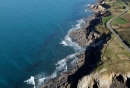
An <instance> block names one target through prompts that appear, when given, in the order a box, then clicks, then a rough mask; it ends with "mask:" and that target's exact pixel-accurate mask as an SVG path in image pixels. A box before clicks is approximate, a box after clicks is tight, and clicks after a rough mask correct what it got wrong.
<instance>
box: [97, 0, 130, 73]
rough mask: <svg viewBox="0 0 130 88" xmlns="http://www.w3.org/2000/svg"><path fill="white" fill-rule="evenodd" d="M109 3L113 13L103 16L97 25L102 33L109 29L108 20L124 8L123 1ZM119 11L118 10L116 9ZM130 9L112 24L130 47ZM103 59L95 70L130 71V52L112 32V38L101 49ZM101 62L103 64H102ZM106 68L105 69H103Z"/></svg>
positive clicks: (100, 71) (108, 71)
mask: <svg viewBox="0 0 130 88" xmlns="http://www.w3.org/2000/svg"><path fill="white" fill-rule="evenodd" d="M107 4H108V5H110V6H111V8H110V9H109V11H110V12H111V13H112V15H111V16H108V17H103V18H102V25H98V26H96V30H97V31H99V32H100V33H106V31H107V30H104V28H105V26H106V22H107V21H108V20H109V19H111V18H112V17H113V16H114V15H117V14H119V13H120V12H121V11H123V10H122V9H120V8H119V7H120V6H124V5H123V3H122V2H119V1H118V2H108V3H107ZM115 8H118V11H117V12H116V9H115ZM128 15H129V16H130V11H128V12H127V13H126V14H124V15H123V16H121V17H120V18H117V19H116V20H114V21H113V22H112V24H111V25H112V26H113V27H115V26H116V27H115V28H114V29H115V31H116V32H117V33H118V34H119V36H121V38H122V39H123V40H124V42H126V43H127V44H128V46H129V47H130V18H129V16H128ZM107 33H109V31H108V32H107ZM101 53H102V54H101V61H100V62H99V65H100V66H98V67H97V68H96V69H95V71H96V72H99V73H101V74H104V73H113V72H115V73H127V72H130V53H129V52H128V51H127V50H125V49H124V47H123V46H122V45H121V43H120V42H119V41H118V40H117V39H116V37H114V35H113V34H111V39H110V40H109V41H108V42H107V44H104V47H103V49H102V50H101ZM100 63H101V64H100ZM102 69H104V71H102Z"/></svg>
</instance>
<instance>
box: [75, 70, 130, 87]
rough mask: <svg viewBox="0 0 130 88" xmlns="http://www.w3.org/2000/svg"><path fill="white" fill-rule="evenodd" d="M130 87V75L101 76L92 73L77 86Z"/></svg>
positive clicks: (105, 74) (106, 74)
mask: <svg viewBox="0 0 130 88" xmlns="http://www.w3.org/2000/svg"><path fill="white" fill-rule="evenodd" d="M103 70H104V69H103ZM103 70H102V71H103ZM105 70H106V69H105ZM129 87H130V73H126V74H123V73H122V74H121V73H111V74H108V73H104V74H100V72H99V73H92V74H90V75H87V76H85V77H83V78H82V79H81V80H79V82H78V86H77V88H129Z"/></svg>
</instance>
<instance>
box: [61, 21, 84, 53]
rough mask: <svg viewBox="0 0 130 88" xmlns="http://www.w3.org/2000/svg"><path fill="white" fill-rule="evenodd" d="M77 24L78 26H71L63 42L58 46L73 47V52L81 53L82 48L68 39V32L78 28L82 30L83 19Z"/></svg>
mask: <svg viewBox="0 0 130 88" xmlns="http://www.w3.org/2000/svg"><path fill="white" fill-rule="evenodd" d="M77 22H78V24H76V25H75V26H73V25H72V28H71V29H70V30H69V31H68V33H67V35H66V36H65V38H64V40H62V42H61V43H60V44H63V45H64V46H70V47H73V48H74V50H75V51H82V50H83V49H84V48H83V47H81V46H79V45H78V44H77V43H76V42H73V41H72V39H71V38H70V37H69V34H70V32H72V31H73V30H76V29H79V28H83V27H84V25H85V23H86V21H85V19H80V20H77Z"/></svg>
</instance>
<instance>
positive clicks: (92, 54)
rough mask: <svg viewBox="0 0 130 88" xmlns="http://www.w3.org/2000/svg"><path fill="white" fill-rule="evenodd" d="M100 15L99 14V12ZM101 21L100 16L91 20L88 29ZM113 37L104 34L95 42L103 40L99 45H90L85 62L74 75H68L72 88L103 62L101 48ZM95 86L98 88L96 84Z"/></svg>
mask: <svg viewBox="0 0 130 88" xmlns="http://www.w3.org/2000/svg"><path fill="white" fill-rule="evenodd" d="M98 15H99V14H98ZM99 23H100V18H96V19H94V20H92V21H91V23H90V24H91V25H90V26H89V27H88V28H87V29H86V30H89V31H92V30H93V29H94V26H95V25H97V24H99ZM110 38H111V35H110V34H107V35H106V34H102V35H101V36H100V38H98V39H96V40H95V42H98V41H101V40H102V43H101V44H100V45H99V46H96V47H93V46H89V47H88V48H87V49H86V52H85V62H84V64H83V65H82V66H81V67H80V68H79V69H78V70H77V71H76V72H75V73H74V74H72V75H69V76H68V79H67V81H68V83H69V84H71V86H70V88H77V84H78V81H79V80H80V79H81V78H82V77H84V76H85V75H89V74H90V73H91V72H92V71H93V70H94V69H95V68H96V67H98V66H99V65H101V64H102V62H101V50H102V49H103V47H104V44H106V43H107V41H108V39H110ZM93 88H97V87H96V85H95V86H93Z"/></svg>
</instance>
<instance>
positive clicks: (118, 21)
mask: <svg viewBox="0 0 130 88" xmlns="http://www.w3.org/2000/svg"><path fill="white" fill-rule="evenodd" d="M126 23H128V22H127V21H126V20H124V19H122V18H120V17H118V18H117V19H115V20H114V21H113V22H112V25H120V24H126Z"/></svg>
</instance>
